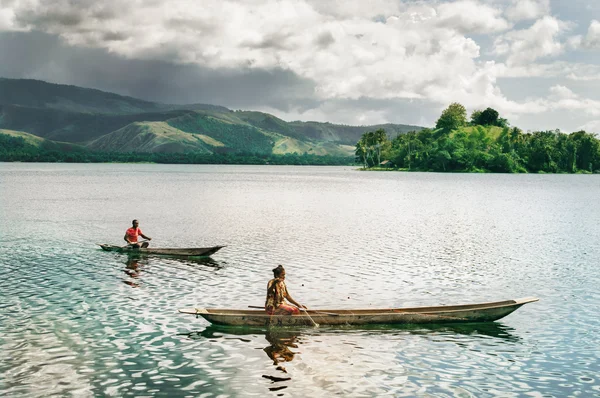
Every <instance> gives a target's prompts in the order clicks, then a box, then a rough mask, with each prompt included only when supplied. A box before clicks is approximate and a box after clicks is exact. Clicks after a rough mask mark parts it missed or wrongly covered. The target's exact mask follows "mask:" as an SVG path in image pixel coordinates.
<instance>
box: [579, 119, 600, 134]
mask: <svg viewBox="0 0 600 398" xmlns="http://www.w3.org/2000/svg"><path fill="white" fill-rule="evenodd" d="M577 130H585V131H587V132H588V133H600V120H590V121H589V122H587V123H585V124H582V125H581V126H579V128H578V129H577Z"/></svg>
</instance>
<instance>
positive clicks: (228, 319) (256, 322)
mask: <svg viewBox="0 0 600 398" xmlns="http://www.w3.org/2000/svg"><path fill="white" fill-rule="evenodd" d="M538 300H539V299H537V298H535V297H525V298H520V299H516V300H506V301H496V302H490V303H481V304H463V305H449V306H438V307H413V308H386V309H357V310H327V309H323V310H308V311H307V313H308V315H309V316H310V317H309V316H307V315H306V314H305V313H300V314H298V315H268V314H267V313H266V312H265V311H264V310H258V311H257V310H232V309H211V308H186V309H180V310H179V312H181V313H184V314H191V315H196V316H201V317H203V318H204V319H206V320H207V321H209V322H211V323H213V324H215V325H226V326H263V327H264V326H266V327H269V326H314V323H313V321H314V322H316V323H317V324H319V325H333V326H335V325H378V324H379V325H381V324H388V325H391V324H418V323H436V324H437V323H456V322H491V321H495V320H498V319H500V318H503V317H505V316H507V315H508V314H510V313H511V312H513V311H515V310H516V309H517V308H519V307H521V306H522V305H523V304H527V303H532V302H534V301H538ZM311 318H312V321H311Z"/></svg>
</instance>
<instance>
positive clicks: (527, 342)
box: [0, 163, 600, 397]
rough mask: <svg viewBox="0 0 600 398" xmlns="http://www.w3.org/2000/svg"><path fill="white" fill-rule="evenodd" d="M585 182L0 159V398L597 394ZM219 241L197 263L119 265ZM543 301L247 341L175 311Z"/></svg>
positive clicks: (591, 233)
mask: <svg viewBox="0 0 600 398" xmlns="http://www.w3.org/2000/svg"><path fill="white" fill-rule="evenodd" d="M598 198H600V178H599V177H598V176H595V175H491V174H487V175H486V174H483V175H481V174H436V173H394V172H380V173H374V172H359V171H356V170H354V169H353V168H349V167H286V166H206V165H150V164H148V165H126V164H89V165H88V164H80V165H61V164H16V163H15V164H7V163H3V164H2V163H0V273H1V274H2V277H1V278H0V345H1V347H0V372H1V375H2V377H0V391H2V392H3V393H4V394H6V395H8V396H23V397H37V396H49V395H52V394H54V395H57V396H65V395H76V396H151V395H162V396H194V397H195V396H231V397H237V396H270V395H271V396H331V395H343V396H384V395H389V396H436V397H437V396H442V397H443V396H448V397H450V396H452V397H454V396H460V397H469V396H473V397H482V396H484V397H485V396H498V395H501V396H554V397H564V396H600V381H599V378H598V374H600V366H599V363H600V361H599V359H600V358H599V356H600V350H598V339H599V338H600V331H599V330H600V321H599V320H598V310H597V309H598V308H599V306H600V294H599V293H598V288H597V286H599V285H600V270H599V267H598V258H600V243H599V239H598V237H599V236H600V210H599V209H598V205H597V203H598ZM133 218H137V219H139V220H140V223H141V225H140V226H141V228H142V230H143V231H144V233H145V234H147V235H149V236H152V237H153V240H152V245H153V246H154V247H194V246H213V245H227V247H226V248H224V249H222V250H221V251H219V252H218V253H216V254H215V255H213V256H212V258H211V259H205V260H195V261H192V260H180V259H174V258H160V257H141V258H132V257H127V256H124V255H120V254H116V253H107V252H103V251H101V250H100V249H99V247H98V246H95V243H112V244H121V243H123V235H124V232H125V229H127V228H128V227H129V226H130V222H131V220H132V219H133ZM277 264H283V265H284V266H285V267H286V269H287V280H288V288H289V290H290V292H291V294H292V295H293V296H294V297H295V298H296V299H297V301H299V302H301V303H304V304H306V305H307V306H309V307H311V308H376V307H396V306H421V305H423V306H428V305H444V304H462V303H472V302H484V301H496V300H504V299H511V298H518V297H524V296H536V297H539V298H540V301H539V302H537V303H532V304H528V305H526V306H524V307H522V308H521V309H519V310H518V311H517V312H515V313H513V314H511V315H509V316H508V317H506V318H504V319H502V320H500V321H498V322H494V323H490V324H471V325H454V326H444V325H433V326H428V327H425V326H403V327H389V326H388V327H384V326H382V327H369V328H336V329H332V328H327V327H320V328H317V329H315V328H305V329H297V330H261V329H253V330H244V329H239V328H223V327H221V328H218V327H214V326H210V325H209V324H208V323H207V322H206V321H204V320H203V319H195V318H194V317H191V316H184V315H181V314H178V313H177V308H181V307H194V306H205V307H231V308H246V307H247V306H248V305H261V304H262V303H263V302H264V294H265V288H266V283H267V281H268V280H269V279H270V278H271V277H272V273H271V269H272V268H274V267H275V266H277Z"/></svg>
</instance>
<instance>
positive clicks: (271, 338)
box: [264, 330, 298, 373]
mask: <svg viewBox="0 0 600 398" xmlns="http://www.w3.org/2000/svg"><path fill="white" fill-rule="evenodd" d="M265 338H266V339H267V341H268V342H269V343H270V345H269V346H268V347H265V348H264V351H265V352H266V353H267V355H268V356H269V358H271V360H272V361H273V365H276V366H277V370H281V371H282V372H284V373H287V370H286V369H285V367H284V366H282V365H280V363H282V362H291V361H292V360H293V359H294V355H296V353H295V352H293V351H292V350H291V349H290V348H298V345H297V344H296V339H297V338H298V336H297V335H295V334H293V333H290V332H289V331H278V330H269V331H267V333H266V334H265Z"/></svg>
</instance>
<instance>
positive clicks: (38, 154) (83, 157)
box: [0, 134, 354, 166]
mask: <svg viewBox="0 0 600 398" xmlns="http://www.w3.org/2000/svg"><path fill="white" fill-rule="evenodd" d="M0 162H64V163H106V162H119V163H142V162H146V163H166V164H256V165H258V164H275V165H315V166H325V165H338V166H347V165H353V164H354V159H353V157H347V156H331V155H324V156H318V155H312V154H306V153H304V154H297V153H291V154H284V155H272V154H264V153H251V152H246V153H238V152H233V153H231V152H230V153H214V154H207V153H204V152H186V153H147V152H99V151H90V150H88V149H86V148H83V147H76V146H68V147H66V148H61V147H59V146H57V145H56V144H42V145H41V146H36V145H32V144H29V143H27V142H26V141H25V140H24V139H23V138H22V137H12V136H9V135H5V134H0Z"/></svg>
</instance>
